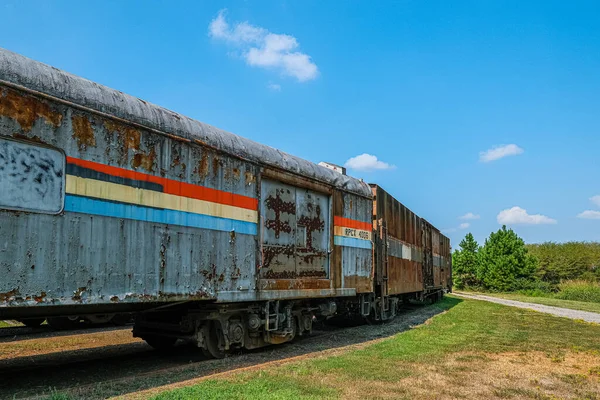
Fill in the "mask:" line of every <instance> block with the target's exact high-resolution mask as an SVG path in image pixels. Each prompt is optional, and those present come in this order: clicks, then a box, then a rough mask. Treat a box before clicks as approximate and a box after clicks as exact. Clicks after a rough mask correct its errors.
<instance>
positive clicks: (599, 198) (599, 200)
mask: <svg viewBox="0 0 600 400" xmlns="http://www.w3.org/2000/svg"><path fill="white" fill-rule="evenodd" d="M590 201H591V202H592V203H594V204H595V205H597V206H598V207H600V194H599V195H596V196H592V197H590Z"/></svg>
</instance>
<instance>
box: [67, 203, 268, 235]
mask: <svg viewBox="0 0 600 400" xmlns="http://www.w3.org/2000/svg"><path fill="white" fill-rule="evenodd" d="M65 211H72V212H77V213H84V214H94V215H104V216H106V217H115V218H125V219H135V220H138V221H147V222H156V223H159V224H170V225H182V226H189V227H192V228H201V229H212V230H217V231H226V232H230V231H235V232H237V233H242V234H246V235H256V228H257V224H255V223H253V222H246V221H238V220H234V219H229V218H221V217H213V216H211V215H203V214H194V213H188V212H183V211H177V210H167V209H162V208H151V207H143V206H137V205H133V204H124V203H116V202H110V201H104V200H99V199H92V198H89V197H81V196H73V195H66V198H65Z"/></svg>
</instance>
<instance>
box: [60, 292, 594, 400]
mask: <svg viewBox="0 0 600 400" xmlns="http://www.w3.org/2000/svg"><path fill="white" fill-rule="evenodd" d="M436 307H441V308H444V309H446V310H447V312H445V313H443V314H441V315H439V316H437V317H435V318H433V319H431V320H430V321H429V322H428V323H426V324H424V325H422V326H420V327H416V328H415V329H412V330H410V331H408V332H405V333H402V334H398V335H396V336H394V337H392V338H390V339H385V340H382V341H379V342H377V343H374V344H371V345H368V346H365V347H364V348H361V349H358V350H351V351H348V352H343V353H342V354H339V355H335V356H319V355H318V354H317V355H315V356H314V357H312V358H309V359H307V360H303V361H299V362H294V363H291V364H287V365H283V366H278V367H268V368H265V369H262V370H258V371H253V372H242V373H238V374H233V375H229V376H226V377H224V378H221V379H208V380H203V381H200V382H198V383H196V384H193V385H190V386H188V387H184V388H181V389H176V390H171V391H165V392H163V393H160V394H157V395H156V396H155V397H153V399H155V400H185V399H198V398H202V399H221V398H229V399H254V398H262V399H291V398H294V399H296V398H298V399H319V398H330V399H346V398H350V399H352V398H354V399H360V398H370V399H387V398H401V399H402V398H404V399H413V398H425V399H451V398H452V399H454V398H465V399H471V398H479V399H548V400H550V399H555V398H567V399H600V325H595V324H587V323H582V322H577V321H572V320H568V319H563V318H557V317H552V316H549V315H546V314H541V313H536V312H533V311H528V310H522V309H517V308H511V307H506V306H502V305H499V304H493V303H487V302H482V301H476V300H460V299H457V298H454V297H449V298H446V299H445V300H444V301H442V302H440V303H438V304H437V305H436ZM57 399H58V397H57Z"/></svg>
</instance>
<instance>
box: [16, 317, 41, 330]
mask: <svg viewBox="0 0 600 400" xmlns="http://www.w3.org/2000/svg"><path fill="white" fill-rule="evenodd" d="M45 320H46V318H26V319H22V320H21V322H22V323H23V324H24V325H25V326H26V327H28V328H39V327H40V325H41V324H42V322H44V321H45Z"/></svg>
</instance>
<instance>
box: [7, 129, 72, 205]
mask: <svg viewBox="0 0 600 400" xmlns="http://www.w3.org/2000/svg"><path fill="white" fill-rule="evenodd" d="M64 170H65V157H64V155H63V154H62V153H61V152H60V151H58V150H54V149H50V148H47V147H40V146H36V145H32V144H28V143H23V142H18V141H14V140H7V139H1V138H0V182H2V190H1V191H0V206H1V207H2V208H9V209H16V210H25V211H34V212H44V213H51V214H56V213H59V212H61V211H62V208H63V205H64V195H65V190H64V186H65V184H64V182H65V174H64Z"/></svg>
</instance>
